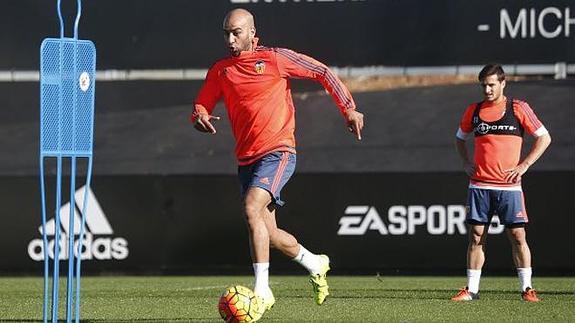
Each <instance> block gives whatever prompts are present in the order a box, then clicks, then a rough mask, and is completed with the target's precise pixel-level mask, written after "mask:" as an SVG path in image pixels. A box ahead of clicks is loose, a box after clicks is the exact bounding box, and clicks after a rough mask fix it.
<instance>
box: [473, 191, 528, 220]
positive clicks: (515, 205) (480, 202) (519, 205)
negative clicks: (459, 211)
mask: <svg viewBox="0 0 575 323" xmlns="http://www.w3.org/2000/svg"><path fill="white" fill-rule="evenodd" d="M468 194H469V195H468V196H467V217H466V222H467V223H468V224H488V223H491V218H492V217H493V215H494V214H497V216H498V217H499V221H500V222H501V224H504V225H506V226H514V225H523V224H526V223H527V222H529V220H528V219H527V211H526V210H525V201H524V198H523V192H522V191H504V190H486V189H480V188H469V193H468Z"/></svg>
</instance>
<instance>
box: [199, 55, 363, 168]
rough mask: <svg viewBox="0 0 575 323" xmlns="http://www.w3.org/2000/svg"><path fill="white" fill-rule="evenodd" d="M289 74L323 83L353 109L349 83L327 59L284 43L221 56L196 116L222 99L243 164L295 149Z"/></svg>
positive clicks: (203, 90)
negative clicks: (313, 55) (235, 55)
mask: <svg viewBox="0 0 575 323" xmlns="http://www.w3.org/2000/svg"><path fill="white" fill-rule="evenodd" d="M289 78H305V79H312V80H315V81H318V82H320V83H321V84H322V85H323V87H324V88H325V89H326V90H327V92H328V93H329V94H330V95H331V96H332V98H333V99H334V101H335V103H336V104H337V106H338V107H339V109H340V110H341V112H342V114H345V113H346V111H347V110H348V109H355V103H354V101H353V98H352V97H351V94H350V93H349V91H348V90H347V88H346V87H345V86H344V85H343V84H342V83H341V81H340V80H339V79H338V78H337V76H335V74H333V72H332V71H330V70H329V69H328V68H327V67H326V66H325V65H324V64H322V63H320V62H318V61H316V60H314V59H312V58H310V57H308V56H306V55H303V54H299V53H296V52H294V51H291V50H289V49H284V48H267V47H262V46H257V47H255V50H254V51H244V52H241V53H240V55H239V56H237V57H233V56H232V57H228V58H224V59H221V60H219V61H217V62H216V63H215V64H214V65H213V66H212V67H211V68H210V69H209V70H208V74H207V76H206V80H205V82H204V84H203V86H202V88H201V90H200V92H199V94H198V96H197V97H196V100H195V102H194V103H195V105H194V106H195V111H194V113H193V114H192V121H193V122H195V120H196V118H197V115H198V114H199V113H207V114H211V113H212V111H213V109H214V107H215V105H216V103H217V102H218V101H219V100H220V99H221V98H223V100H224V103H225V105H226V108H227V113H228V118H229V120H230V123H231V126H232V131H233V134H234V137H235V140H236V148H235V153H236V157H237V159H238V162H239V165H248V164H251V163H252V162H254V161H256V160H257V159H259V158H261V157H262V156H264V155H266V154H268V153H271V152H274V151H289V152H292V153H295V135H294V131H295V108H294V104H293V100H292V96H291V90H290V82H289Z"/></svg>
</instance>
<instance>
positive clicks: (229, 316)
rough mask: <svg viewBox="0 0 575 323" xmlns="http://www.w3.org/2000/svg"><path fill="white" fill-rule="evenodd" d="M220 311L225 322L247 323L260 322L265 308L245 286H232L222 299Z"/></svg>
mask: <svg viewBox="0 0 575 323" xmlns="http://www.w3.org/2000/svg"><path fill="white" fill-rule="evenodd" d="M218 310H219V311H220V315H221V316H222V318H223V319H224V321H225V322H231V323H247V322H256V321H257V320H259V319H260V318H261V317H262V315H263V314H264V310H265V307H264V305H263V303H262V302H261V299H260V298H258V297H256V295H255V294H254V292H252V290H251V289H249V288H247V287H244V286H230V287H228V288H226V290H225V291H224V293H223V294H222V296H221V297H220V302H219V303H218Z"/></svg>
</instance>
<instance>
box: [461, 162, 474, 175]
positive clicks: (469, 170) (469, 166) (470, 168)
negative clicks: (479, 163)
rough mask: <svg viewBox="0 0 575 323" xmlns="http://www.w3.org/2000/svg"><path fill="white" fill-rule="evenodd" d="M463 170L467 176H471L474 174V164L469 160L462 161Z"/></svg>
mask: <svg viewBox="0 0 575 323" xmlns="http://www.w3.org/2000/svg"><path fill="white" fill-rule="evenodd" d="M463 170H464V171H465V174H467V176H469V177H471V176H473V175H475V164H474V163H471V162H465V163H463Z"/></svg>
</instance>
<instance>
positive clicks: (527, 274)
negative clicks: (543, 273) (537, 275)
mask: <svg viewBox="0 0 575 323" xmlns="http://www.w3.org/2000/svg"><path fill="white" fill-rule="evenodd" d="M531 274H532V270H531V267H529V268H517V276H519V284H520V285H521V291H522V292H524V291H525V290H526V289H527V287H529V288H533V287H532V285H531Z"/></svg>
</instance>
